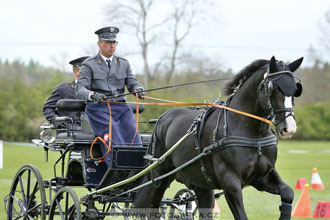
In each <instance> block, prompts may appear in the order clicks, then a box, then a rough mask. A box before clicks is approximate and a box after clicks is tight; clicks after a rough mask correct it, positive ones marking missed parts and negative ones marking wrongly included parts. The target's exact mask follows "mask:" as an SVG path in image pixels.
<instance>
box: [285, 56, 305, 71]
mask: <svg viewBox="0 0 330 220" xmlns="http://www.w3.org/2000/svg"><path fill="white" fill-rule="evenodd" d="M303 59H304V58H303V57H301V58H299V59H298V60H295V61H293V62H291V63H289V64H288V67H289V68H290V70H291V72H294V71H296V70H297V69H298V68H299V67H300V65H301V63H302V61H303Z"/></svg>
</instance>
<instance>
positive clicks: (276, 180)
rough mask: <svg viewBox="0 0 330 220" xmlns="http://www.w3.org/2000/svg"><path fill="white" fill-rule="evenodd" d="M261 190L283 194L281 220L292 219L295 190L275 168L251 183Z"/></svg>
mask: <svg viewBox="0 0 330 220" xmlns="http://www.w3.org/2000/svg"><path fill="white" fill-rule="evenodd" d="M251 185H252V186H254V187H255V188H256V189H258V190H260V191H266V192H269V193H272V194H277V195H280V196H281V202H282V204H281V206H280V211H281V216H280V218H279V220H289V219H291V210H292V201H293V197H294V193H293V190H292V189H291V187H290V186H288V185H287V184H286V183H284V182H283V180H282V178H281V177H280V175H279V174H278V172H277V171H276V170H275V169H273V170H272V171H271V172H270V173H269V174H268V175H267V176H265V177H262V178H259V179H258V180H257V181H255V182H253V184H251Z"/></svg>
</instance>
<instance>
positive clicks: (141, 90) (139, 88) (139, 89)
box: [135, 87, 144, 100]
mask: <svg viewBox="0 0 330 220" xmlns="http://www.w3.org/2000/svg"><path fill="white" fill-rule="evenodd" d="M135 92H136V93H137V94H138V97H139V99H141V100H144V98H143V97H142V96H144V88H143V87H138V88H136V89H135Z"/></svg>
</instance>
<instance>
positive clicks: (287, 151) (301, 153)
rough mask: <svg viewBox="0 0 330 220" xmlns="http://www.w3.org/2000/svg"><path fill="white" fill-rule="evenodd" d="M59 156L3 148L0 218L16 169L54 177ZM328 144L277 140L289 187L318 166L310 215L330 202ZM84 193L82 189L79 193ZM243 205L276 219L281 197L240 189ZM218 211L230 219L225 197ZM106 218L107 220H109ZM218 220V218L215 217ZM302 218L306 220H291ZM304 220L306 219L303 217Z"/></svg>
mask: <svg viewBox="0 0 330 220" xmlns="http://www.w3.org/2000/svg"><path fill="white" fill-rule="evenodd" d="M58 156H59V153H54V152H50V153H49V162H47V163H46V162H44V151H43V149H41V148H37V147H28V146H15V145H9V144H5V145H4V168H3V169H1V170H0V219H6V214H5V211H4V198H5V196H6V195H7V194H8V193H9V189H10V185H11V183H12V180H13V178H14V176H15V174H16V172H17V171H18V169H19V168H20V167H21V166H23V165H25V164H33V165H35V166H36V167H37V168H38V169H39V171H40V173H41V175H42V177H43V179H44V180H45V179H46V180H47V179H49V178H51V177H53V166H52V165H53V162H54V161H55V160H56V159H57V158H58ZM329 158H330V142H312V141H311V142H309V141H305V142H304V141H280V143H279V155H278V161H277V164H276V168H277V170H278V171H279V173H280V175H281V177H282V178H283V179H284V181H285V182H286V183H287V184H289V185H290V186H291V187H292V188H294V187H295V185H296V181H297V179H298V178H306V179H307V181H308V182H309V183H310V181H311V177H312V170H313V167H317V170H318V173H319V174H320V177H321V179H322V182H323V184H324V186H325V190H322V191H315V190H310V200H311V208H312V215H313V213H314V209H315V207H316V204H317V202H318V201H330V159H329ZM183 187H184V186H183V185H180V184H178V183H173V184H172V185H171V187H170V188H169V189H168V190H167V192H166V197H172V196H173V195H174V194H175V193H176V192H177V191H178V190H179V189H180V188H183ZM294 191H295V199H294V203H293V205H294V206H295V204H296V203H297V200H298V198H299V196H300V194H301V192H302V191H301V190H294ZM78 192H79V193H80V194H84V193H85V191H84V190H78ZM243 196H244V204H245V209H246V212H247V215H248V217H249V219H253V220H268V219H278V217H279V211H278V206H279V205H280V197H279V196H276V195H271V194H268V193H265V192H259V191H257V190H255V189H254V188H252V187H247V188H245V189H244V190H243ZM217 202H218V204H219V207H220V209H221V214H220V219H221V220H226V219H233V217H232V215H231V212H230V210H229V208H228V206H227V204H226V201H225V199H224V197H221V198H220V199H219V200H217ZM108 219H109V218H108ZM218 219H219V217H218ZM292 219H305V218H292ZM306 219H307V218H306Z"/></svg>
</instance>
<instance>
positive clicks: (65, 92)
mask: <svg viewBox="0 0 330 220" xmlns="http://www.w3.org/2000/svg"><path fill="white" fill-rule="evenodd" d="M75 84H76V83H75V80H73V81H72V82H63V83H61V84H59V85H58V86H56V88H55V90H54V91H53V93H52V95H51V96H50V97H49V98H48V100H47V102H46V103H45V104H44V107H43V110H42V111H43V113H44V116H45V118H46V119H47V120H48V121H50V122H51V120H52V119H54V118H55V117H57V116H69V117H72V118H78V117H80V115H77V113H75V112H66V111H57V109H56V102H57V101H58V100H60V99H77V96H76V95H75V93H74V87H75Z"/></svg>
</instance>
